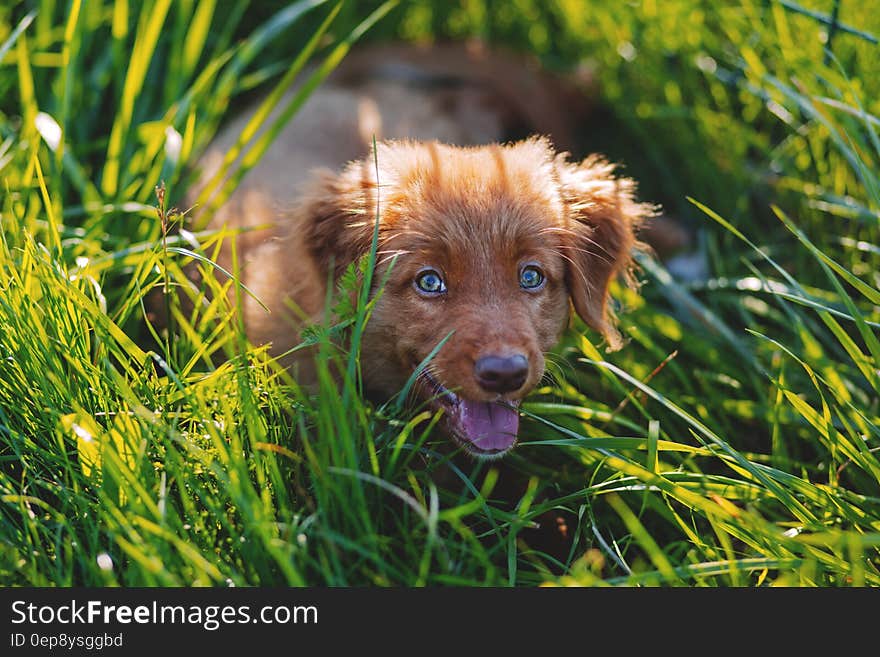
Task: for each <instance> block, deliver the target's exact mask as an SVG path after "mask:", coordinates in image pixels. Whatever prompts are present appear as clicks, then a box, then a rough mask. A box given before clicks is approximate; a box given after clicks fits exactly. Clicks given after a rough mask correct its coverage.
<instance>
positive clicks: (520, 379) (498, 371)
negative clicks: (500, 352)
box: [474, 354, 529, 392]
mask: <svg viewBox="0 0 880 657" xmlns="http://www.w3.org/2000/svg"><path fill="white" fill-rule="evenodd" d="M474 374H476V376H477V382H478V383H479V384H480V387H481V388H483V389H484V390H488V391H489V392H513V391H514V390H519V388H521V387H522V384H523V383H525V382H526V377H527V376H528V375H529V361H528V360H527V359H526V357H525V356H523V355H522V354H516V355H514V356H483V357H482V358H480V359H479V360H478V361H477V362H476V364H475V365H474Z"/></svg>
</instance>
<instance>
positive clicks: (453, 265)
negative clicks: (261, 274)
mask: <svg viewBox="0 0 880 657" xmlns="http://www.w3.org/2000/svg"><path fill="white" fill-rule="evenodd" d="M377 157H378V183H377V171H376V168H375V165H374V162H373V158H372V157H370V158H366V159H365V160H363V161H358V162H354V163H352V164H350V165H349V166H348V167H347V168H346V169H345V170H344V171H343V172H342V173H341V174H338V175H332V174H329V173H325V174H323V175H322V176H321V177H320V178H319V179H318V180H317V181H316V182H315V183H314V185H313V187H312V188H311V190H310V194H309V196H308V197H307V201H306V203H305V205H304V206H303V209H304V211H305V212H306V241H307V243H308V244H310V248H311V252H312V255H313V257H314V258H315V260H316V263H317V264H318V265H319V267H320V268H321V269H323V270H325V271H326V269H327V268H329V267H330V266H331V264H332V265H335V267H336V273H337V274H338V273H340V272H341V271H343V270H344V268H345V267H346V266H347V265H348V264H349V263H351V262H352V261H354V260H355V259H356V258H358V257H360V256H361V255H363V254H364V253H366V252H367V251H368V249H369V245H370V242H371V237H372V231H373V227H374V221H375V217H376V212H377V203H378V210H379V217H380V218H379V222H380V225H379V254H380V255H379V260H378V266H377V273H376V280H382V279H383V278H384V276H385V275H386V273H387V274H388V278H387V283H386V285H385V288H384V291H383V294H382V296H381V297H380V298H379V300H378V302H377V304H376V306H375V309H374V311H373V314H372V317H371V319H370V321H369V323H368V325H367V328H366V333H365V335H364V339H363V345H362V354H361V359H362V371H363V374H364V379H365V383H366V385H367V387H368V389H369V390H370V392H371V393H373V394H375V395H377V396H380V397H382V396H384V397H387V396H390V395H393V394H394V393H395V392H397V391H398V390H400V389H401V387H402V386H403V385H404V384H405V382H406V381H407V379H408V378H409V377H410V376H411V374H412V373H413V371H414V370H415V369H416V368H417V366H418V365H419V363H421V362H422V360H423V359H425V358H426V357H427V356H428V355H429V354H430V353H431V352H432V350H433V349H434V348H435V347H436V346H437V345H438V344H439V343H440V342H441V341H442V340H444V338H447V336H448V339H447V340H446V342H445V343H444V344H443V346H442V347H441V348H440V349H439V351H437V353H436V354H435V356H434V357H433V358H432V359H431V361H430V364H429V365H428V367H427V368H426V369H425V370H424V373H423V374H422V375H421V376H420V377H419V386H418V388H419V394H420V395H421V396H422V397H423V398H424V399H428V400H430V401H431V403H433V404H434V405H436V406H439V407H441V408H443V410H444V411H445V413H444V420H443V422H444V425H445V429H446V431H447V433H448V434H449V435H450V436H451V437H452V438H454V439H455V441H456V442H457V443H458V444H460V445H461V446H462V447H464V448H465V449H466V450H467V451H468V452H470V453H471V454H474V455H477V456H480V457H495V456H500V455H501V454H504V453H505V452H507V451H508V450H510V449H511V448H512V447H513V446H514V445H515V444H516V440H517V429H518V424H519V415H518V411H517V407H518V405H519V403H520V401H521V400H522V399H523V397H525V395H527V394H528V393H529V392H530V391H531V390H532V389H533V388H534V387H535V385H536V384H537V383H538V381H539V380H540V379H541V377H542V375H543V373H544V354H545V353H546V352H547V351H548V350H549V349H551V348H552V347H553V346H554V344H555V343H556V342H557V340H558V339H559V337H560V334H561V332H562V331H563V329H564V328H565V326H566V324H567V322H568V318H569V308H570V307H571V305H573V306H574V309H575V310H576V312H577V313H578V315H580V317H581V318H582V319H583V320H584V321H585V322H586V323H587V324H588V325H589V326H591V327H593V328H594V329H596V330H597V331H599V332H600V333H601V334H602V335H603V336H605V338H606V340H607V341H608V343H609V344H610V346H611V347H613V348H617V347H618V346H619V345H620V342H621V340H620V336H619V334H618V333H617V331H616V330H615V328H614V321H613V316H612V313H611V312H610V310H609V308H608V287H609V284H610V282H611V281H612V279H613V278H614V277H615V276H617V275H618V274H623V275H624V276H625V277H626V278H627V279H629V270H630V263H631V256H630V251H631V249H632V248H633V247H634V246H635V245H636V238H635V229H636V227H637V225H638V224H639V222H640V221H641V219H642V218H643V217H644V216H646V215H648V214H650V211H651V210H650V208H649V207H648V206H645V205H641V204H638V203H636V202H635V200H634V198H633V194H634V185H633V183H632V181H630V180H628V179H624V178H617V177H615V176H614V175H613V168H612V167H611V166H610V165H608V164H606V163H605V162H603V161H602V160H600V159H598V158H595V157H593V158H588V159H586V160H584V161H583V162H580V163H572V162H569V161H568V160H567V157H566V154H556V153H554V152H553V150H552V148H551V146H550V144H549V143H548V142H547V141H546V140H544V139H539V138H535V139H530V140H527V141H523V142H519V143H516V144H511V145H505V146H499V145H494V146H484V147H476V148H458V147H453V146H445V145H440V144H436V143H430V144H420V143H411V142H390V143H385V144H380V146H379V150H378V153H377ZM377 194H378V198H377ZM392 261H393V266H391V264H392ZM389 267H391V271H390V272H387V270H388V268H389Z"/></svg>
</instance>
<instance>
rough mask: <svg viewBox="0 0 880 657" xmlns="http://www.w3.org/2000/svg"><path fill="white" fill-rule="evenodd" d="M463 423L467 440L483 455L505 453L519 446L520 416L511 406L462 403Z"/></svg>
mask: <svg viewBox="0 0 880 657" xmlns="http://www.w3.org/2000/svg"><path fill="white" fill-rule="evenodd" d="M459 421H460V425H459V426H460V427H461V429H462V430H463V431H464V434H465V436H464V437H465V438H467V440H469V441H470V442H471V443H473V444H474V445H475V446H476V447H477V448H478V449H480V450H481V451H486V452H503V451H506V450H508V449H510V448H511V447H513V444H514V443H515V442H516V432H517V430H518V429H519V413H517V410H516V408H514V407H512V406H509V405H507V404H498V403H495V402H481V401H470V400H468V399H462V400H461V401H460V406H459Z"/></svg>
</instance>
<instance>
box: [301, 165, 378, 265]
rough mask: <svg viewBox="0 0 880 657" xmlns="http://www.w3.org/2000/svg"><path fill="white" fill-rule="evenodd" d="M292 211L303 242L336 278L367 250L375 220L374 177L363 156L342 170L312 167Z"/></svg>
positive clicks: (319, 263) (316, 259)
mask: <svg viewBox="0 0 880 657" xmlns="http://www.w3.org/2000/svg"><path fill="white" fill-rule="evenodd" d="M296 212H297V213H298V214H300V217H301V219H300V221H299V222H298V224H299V226H300V229H301V230H303V231H304V232H305V243H306V244H307V245H308V248H309V250H310V252H311V255H312V257H314V259H315V262H316V263H317V265H318V267H319V268H320V270H321V271H322V272H324V273H325V274H326V273H327V272H328V271H329V270H330V268H331V267H332V268H333V277H334V280H336V279H337V278H338V277H339V276H340V275H342V273H343V272H344V271H345V269H346V268H347V267H348V266H349V265H350V264H351V263H352V262H355V261H356V260H358V259H359V258H360V257H361V256H363V255H364V254H366V253H368V252H369V250H370V244H371V243H372V237H373V228H374V226H375V221H376V179H375V173H373V172H371V171H370V166H369V164H368V162H367V161H366V160H358V161H355V162H352V163H351V164H349V165H348V166H347V167H346V168H345V169H344V170H343V171H342V173H334V172H332V171H330V170H327V169H322V170H319V171H316V172H315V173H314V175H313V177H312V179H311V180H310V182H309V183H308V185H307V187H306V188H305V190H304V193H303V196H302V202H301V203H300V205H299V207H298V208H297V210H296Z"/></svg>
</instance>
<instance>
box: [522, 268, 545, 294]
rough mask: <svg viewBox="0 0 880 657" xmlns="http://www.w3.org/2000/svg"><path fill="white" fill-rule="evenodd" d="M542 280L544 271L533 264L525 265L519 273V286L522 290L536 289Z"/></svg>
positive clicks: (541, 283) (542, 283)
mask: <svg viewBox="0 0 880 657" xmlns="http://www.w3.org/2000/svg"><path fill="white" fill-rule="evenodd" d="M544 280H545V278H544V272H542V271H541V270H540V268H538V267H536V266H535V265H526V266H525V267H523V268H522V271H520V273H519V286H520V287H521V288H522V289H524V290H537V289H538V288H540V287H541V286H542V285H544Z"/></svg>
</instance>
